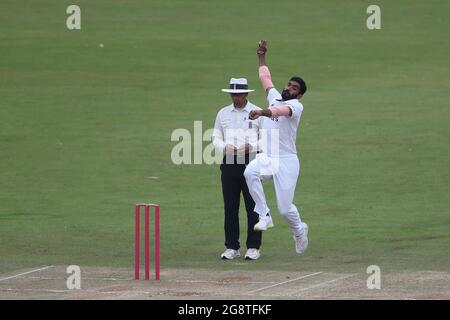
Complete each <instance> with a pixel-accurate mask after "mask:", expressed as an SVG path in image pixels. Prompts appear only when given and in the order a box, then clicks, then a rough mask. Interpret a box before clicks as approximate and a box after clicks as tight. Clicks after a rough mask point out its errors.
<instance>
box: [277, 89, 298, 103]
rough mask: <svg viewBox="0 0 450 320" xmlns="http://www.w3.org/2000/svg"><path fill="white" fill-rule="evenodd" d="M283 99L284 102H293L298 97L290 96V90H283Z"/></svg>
mask: <svg viewBox="0 0 450 320" xmlns="http://www.w3.org/2000/svg"><path fill="white" fill-rule="evenodd" d="M281 97H282V98H283V100H284V101H286V100H292V99H296V98H297V97H296V96H291V95H289V91H288V90H283V92H281Z"/></svg>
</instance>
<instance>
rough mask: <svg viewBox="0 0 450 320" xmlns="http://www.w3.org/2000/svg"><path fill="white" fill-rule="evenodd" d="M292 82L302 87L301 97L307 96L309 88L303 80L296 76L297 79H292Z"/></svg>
mask: <svg viewBox="0 0 450 320" xmlns="http://www.w3.org/2000/svg"><path fill="white" fill-rule="evenodd" d="M291 81H295V82H297V83H298V84H299V85H300V94H301V95H303V94H305V92H306V89H307V87H306V83H305V81H303V79H302V78H300V77H297V76H295V77H292V78H291Z"/></svg>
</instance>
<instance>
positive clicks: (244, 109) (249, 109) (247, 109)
mask: <svg viewBox="0 0 450 320" xmlns="http://www.w3.org/2000/svg"><path fill="white" fill-rule="evenodd" d="M231 107H232V109H231V111H234V112H237V111H246V112H247V113H250V111H252V105H251V103H250V101H248V100H247V104H246V105H245V107H243V108H242V109H237V108H235V107H234V104H232V105H231Z"/></svg>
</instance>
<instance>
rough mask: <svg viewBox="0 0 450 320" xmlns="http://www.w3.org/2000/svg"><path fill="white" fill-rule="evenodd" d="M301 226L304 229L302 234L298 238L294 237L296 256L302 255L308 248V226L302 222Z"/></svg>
mask: <svg viewBox="0 0 450 320" xmlns="http://www.w3.org/2000/svg"><path fill="white" fill-rule="evenodd" d="M302 225H303V227H304V229H303V230H304V231H303V234H302V235H301V236H298V237H297V236H295V235H294V240H295V251H296V252H297V253H298V254H302V253H303V252H305V251H306V248H308V225H307V224H306V223H304V222H302Z"/></svg>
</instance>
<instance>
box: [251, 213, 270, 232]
mask: <svg viewBox="0 0 450 320" xmlns="http://www.w3.org/2000/svg"><path fill="white" fill-rule="evenodd" d="M272 227H273V221H272V217H271V216H266V217H259V222H258V223H257V224H255V226H254V227H253V230H255V231H266V230H267V229H269V228H272Z"/></svg>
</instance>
